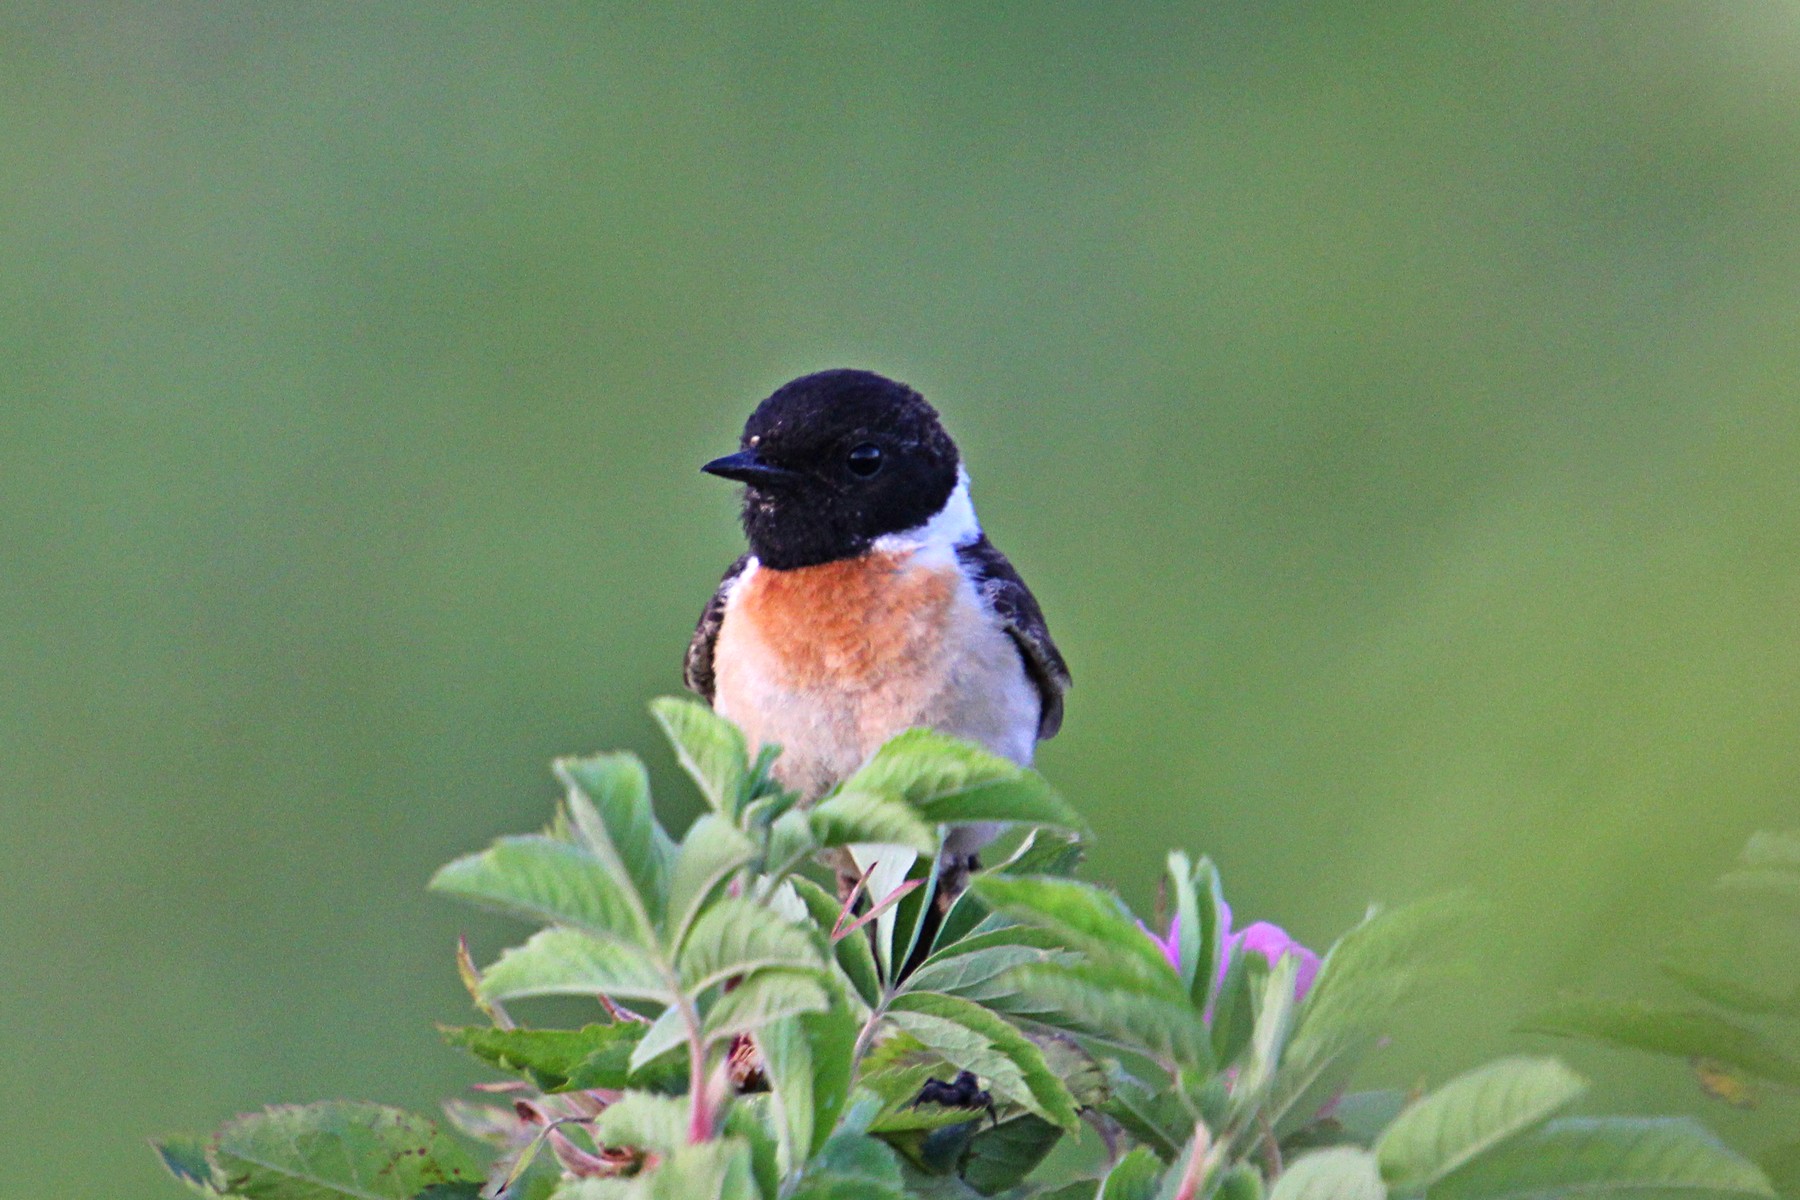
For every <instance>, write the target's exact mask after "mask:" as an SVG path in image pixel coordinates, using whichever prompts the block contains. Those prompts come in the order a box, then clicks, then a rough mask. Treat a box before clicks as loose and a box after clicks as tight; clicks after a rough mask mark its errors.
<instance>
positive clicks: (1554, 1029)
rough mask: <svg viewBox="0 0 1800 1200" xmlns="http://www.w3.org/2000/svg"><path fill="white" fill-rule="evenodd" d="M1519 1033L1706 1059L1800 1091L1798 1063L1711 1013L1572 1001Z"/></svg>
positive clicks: (1533, 1019)
mask: <svg viewBox="0 0 1800 1200" xmlns="http://www.w3.org/2000/svg"><path fill="white" fill-rule="evenodd" d="M1519 1028H1520V1030H1521V1031H1522V1032H1525V1033H1548V1034H1553V1035H1556V1036H1560V1037H1585V1038H1593V1039H1595V1040H1598V1041H1603V1042H1610V1043H1612V1044H1613V1045H1615V1046H1625V1047H1628V1048H1630V1049H1633V1050H1647V1051H1649V1052H1650V1053H1652V1054H1667V1055H1672V1056H1674V1057H1677V1058H1693V1057H1700V1058H1710V1059H1714V1060H1716V1061H1718V1062H1721V1063H1724V1064H1725V1065H1726V1066H1730V1067H1736V1068H1737V1069H1739V1070H1741V1071H1745V1072H1747V1073H1749V1074H1751V1075H1757V1076H1760V1077H1762V1078H1764V1079H1770V1080H1773V1081H1775V1082H1776V1083H1785V1084H1789V1085H1795V1086H1800V1062H1796V1061H1795V1060H1793V1059H1791V1058H1789V1057H1788V1056H1787V1055H1786V1054H1784V1053H1782V1052H1781V1050H1780V1049H1778V1048H1777V1047H1776V1046H1775V1045H1774V1044H1773V1043H1771V1042H1770V1041H1769V1040H1768V1039H1767V1038H1765V1037H1763V1035H1762V1034H1760V1033H1758V1032H1757V1031H1756V1030H1754V1029H1751V1028H1749V1027H1748V1026H1744V1025H1740V1024H1738V1023H1737V1022H1735V1021H1732V1020H1730V1019H1728V1018H1726V1017H1721V1016H1719V1015H1717V1014H1716V1013H1710V1012H1706V1011H1704V1010H1701V1009H1683V1008H1675V1007H1671V1006H1668V1005H1661V1004H1652V1003H1648V1002H1645V1001H1638V1000H1598V999H1590V1000H1572V1001H1569V1002H1567V1003H1564V1004H1559V1005H1557V1006H1556V1007H1554V1008H1550V1009H1546V1010H1545V1011H1543V1012H1541V1013H1538V1014H1536V1015H1535V1016H1533V1017H1531V1018H1530V1019H1529V1020H1527V1021H1526V1022H1524V1023H1523V1024H1522V1025H1520V1026H1519Z"/></svg>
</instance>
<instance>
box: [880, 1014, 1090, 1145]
mask: <svg viewBox="0 0 1800 1200" xmlns="http://www.w3.org/2000/svg"><path fill="white" fill-rule="evenodd" d="M888 1019H889V1020H891V1021H892V1022H893V1023H894V1024H895V1025H896V1026H898V1027H899V1028H900V1029H902V1030H904V1031H905V1032H907V1033H909V1034H911V1035H912V1036H913V1037H915V1038H917V1039H918V1040H919V1041H920V1042H921V1043H923V1044H924V1045H925V1046H926V1047H928V1048H929V1049H931V1050H932V1051H934V1052H936V1053H937V1054H939V1055H942V1056H943V1058H944V1060H945V1061H946V1062H948V1063H950V1064H951V1065H952V1066H954V1067H955V1068H956V1069H957V1070H959V1071H973V1072H974V1073H975V1074H976V1075H977V1076H979V1077H980V1078H981V1079H982V1080H983V1081H984V1082H985V1083H986V1084H987V1087H988V1090H989V1091H991V1092H993V1093H994V1094H995V1095H996V1096H1003V1097H1005V1098H1006V1099H1009V1100H1012V1101H1013V1102H1015V1103H1017V1104H1021V1105H1023V1106H1024V1107H1025V1108H1027V1109H1028V1110H1030V1111H1031V1112H1033V1113H1036V1114H1037V1115H1039V1116H1041V1117H1043V1118H1044V1119H1045V1120H1047V1121H1049V1122H1050V1123H1051V1124H1053V1125H1056V1126H1059V1127H1060V1128H1062V1129H1065V1130H1069V1131H1073V1130H1074V1129H1075V1126H1076V1122H1077V1117H1076V1113H1075V1098H1074V1097H1073V1096H1071V1095H1070V1094H1069V1089H1068V1088H1067V1087H1066V1086H1064V1084H1063V1081H1062V1080H1060V1079H1058V1078H1057V1077H1056V1075H1055V1074H1054V1073H1053V1072H1052V1071H1051V1070H1050V1068H1049V1066H1048V1065H1047V1064H1046V1063H1045V1062H1044V1055H1043V1052H1042V1051H1041V1050H1039V1049H1038V1048H1037V1046H1036V1045H1034V1044H1033V1043H1032V1042H1031V1040H1030V1039H1028V1038H1027V1037H1026V1036H1025V1035H1024V1034H1022V1033H1020V1032H1019V1031H1018V1029H1016V1028H1015V1027H1014V1026H1013V1025H1012V1023H1011V1022H1009V1021H1007V1020H1006V1019H1005V1018H1004V1017H998V1016H995V1015H994V1014H993V1013H991V1012H989V1011H988V1010H987V1009H985V1008H982V1007H981V1006H980V1005H978V1004H974V1003H971V1002H970V1001H967V1000H962V999H959V998H957V997H955V996H943V995H937V994H934V993H930V992H908V993H905V994H903V995H900V996H896V997H895V998H894V1000H893V1001H892V1003H891V1004H890V1005H889V1006H888Z"/></svg>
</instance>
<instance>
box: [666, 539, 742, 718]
mask: <svg viewBox="0 0 1800 1200" xmlns="http://www.w3.org/2000/svg"><path fill="white" fill-rule="evenodd" d="M749 561H750V556H749V555H748V554H745V555H742V556H741V557H739V559H738V560H737V561H736V562H734V563H732V564H731V566H730V567H729V568H728V569H727V570H726V572H725V578H723V579H721V580H719V588H718V590H717V591H715V592H714V593H713V595H712V599H711V600H708V601H707V602H706V609H705V611H704V612H702V613H701V614H700V623H699V624H698V625H696V626H694V640H693V641H691V642H689V643H688V649H687V662H686V663H685V664H684V665H683V667H682V672H681V678H682V682H684V683H685V684H687V689H688V691H690V692H697V693H699V694H700V695H701V696H703V697H704V698H705V699H706V702H707V703H708V704H711V703H712V698H713V646H714V645H715V644H716V643H717V642H718V640H719V626H720V625H723V624H724V623H725V597H726V596H728V595H730V593H731V585H732V584H733V583H734V582H736V581H737V577H738V576H739V575H742V574H743V573H744V567H745V565H746V564H747V563H749Z"/></svg>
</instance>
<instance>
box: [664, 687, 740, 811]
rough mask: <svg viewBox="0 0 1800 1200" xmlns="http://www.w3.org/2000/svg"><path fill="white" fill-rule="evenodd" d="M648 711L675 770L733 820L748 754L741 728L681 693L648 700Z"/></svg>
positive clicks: (711, 803) (710, 802)
mask: <svg viewBox="0 0 1800 1200" xmlns="http://www.w3.org/2000/svg"><path fill="white" fill-rule="evenodd" d="M650 712H651V713H652V714H653V715H654V716H655V717H656V722H657V724H659V725H661V726H662V730H663V733H664V734H666V735H667V736H668V739H669V744H670V745H671V746H673V747H675V757H676V758H677V759H678V760H679V761H680V763H681V769H682V770H684V771H686V772H687V773H688V774H689V775H690V776H692V777H693V780H694V782H695V783H696V784H698V785H699V787H700V794H701V795H702V796H703V797H705V799H706V802H707V803H708V804H710V805H711V806H712V808H713V811H714V812H716V813H718V814H719V815H720V816H722V817H724V818H726V819H727V820H729V821H733V822H735V821H736V820H737V814H738V807H739V805H740V804H741V803H742V802H743V800H744V791H745V784H746V783H748V782H749V779H750V752H749V749H748V747H746V745H745V744H744V735H743V733H742V731H740V730H739V729H738V727H737V726H736V725H733V724H732V723H731V722H730V721H727V720H726V719H725V718H724V717H721V716H720V715H719V714H718V713H716V712H714V711H713V710H712V709H710V708H708V707H707V706H706V705H705V704H703V703H701V702H700V701H698V700H693V699H690V698H688V697H686V696H662V697H659V698H658V699H655V700H652V701H651V702H650Z"/></svg>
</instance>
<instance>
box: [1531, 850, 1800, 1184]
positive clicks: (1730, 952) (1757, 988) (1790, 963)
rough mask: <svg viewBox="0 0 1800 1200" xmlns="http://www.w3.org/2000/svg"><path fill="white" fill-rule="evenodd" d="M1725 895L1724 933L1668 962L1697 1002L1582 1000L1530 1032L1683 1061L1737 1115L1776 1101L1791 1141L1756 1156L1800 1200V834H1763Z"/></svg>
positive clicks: (1537, 1022)
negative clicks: (1799, 1127) (1799, 1122)
mask: <svg viewBox="0 0 1800 1200" xmlns="http://www.w3.org/2000/svg"><path fill="white" fill-rule="evenodd" d="M1718 888H1719V892H1720V894H1721V898H1722V899H1723V900H1725V901H1726V904H1727V910H1728V916H1729V919H1728V923H1727V929H1726V930H1725V931H1723V932H1722V931H1720V930H1717V929H1709V930H1707V931H1706V933H1705V934H1704V935H1703V936H1702V938H1701V939H1700V945H1698V946H1696V947H1691V948H1690V952H1688V953H1685V954H1676V955H1673V956H1671V957H1670V958H1669V959H1668V960H1666V961H1664V962H1663V963H1662V964H1661V966H1662V969H1663V971H1664V973H1665V974H1667V975H1668V976H1669V977H1670V978H1671V979H1672V980H1674V982H1675V983H1676V984H1678V985H1679V986H1680V987H1681V989H1682V990H1683V991H1684V992H1685V993H1687V995H1688V996H1689V997H1691V998H1690V999H1688V1000H1684V1001H1680V1002H1670V1001H1651V1000H1635V999H1634V1000H1620V999H1613V998H1604V997H1582V998H1579V999H1571V1000H1566V1001H1564V1002H1563V1003H1561V1004H1559V1005H1557V1006H1555V1007H1554V1008H1550V1009H1547V1010H1545V1011H1543V1012H1541V1013H1538V1014H1536V1015H1535V1016H1533V1017H1532V1018H1531V1019H1530V1020H1529V1021H1527V1022H1526V1023H1525V1024H1524V1026H1523V1027H1522V1028H1524V1029H1525V1030H1526V1031H1528V1032H1532V1033H1547V1034H1554V1035H1558V1036H1563V1037H1576V1038H1585V1039H1589V1040H1592V1041H1597V1042H1602V1043H1605V1044H1607V1045H1612V1046H1619V1047H1623V1048H1625V1049H1628V1050H1635V1051H1639V1052H1641V1053H1645V1054H1654V1055H1661V1056H1664V1057H1669V1058H1676V1059H1680V1060H1683V1061H1685V1062H1686V1063H1687V1064H1688V1067H1689V1069H1690V1070H1691V1071H1692V1072H1693V1074H1694V1078H1695V1080H1696V1081H1697V1082H1698V1083H1699V1085H1700V1087H1701V1089H1702V1091H1704V1092H1705V1093H1706V1094H1707V1095H1709V1096H1711V1097H1712V1098H1714V1099H1715V1100H1718V1101H1721V1102H1723V1103H1726V1104H1730V1105H1733V1106H1734V1107H1737V1108H1746V1109H1748V1108H1757V1107H1760V1106H1762V1105H1763V1104H1764V1103H1765V1100H1766V1099H1767V1098H1770V1097H1767V1096H1766V1095H1765V1094H1766V1093H1772V1094H1773V1095H1772V1098H1773V1100H1774V1101H1775V1104H1776V1106H1777V1108H1778V1111H1779V1116H1778V1118H1777V1120H1778V1123H1779V1124H1780V1125H1781V1126H1782V1127H1783V1129H1784V1132H1783V1133H1782V1134H1781V1135H1779V1136H1778V1137H1777V1138H1776V1139H1775V1140H1774V1141H1773V1142H1770V1143H1769V1144H1765V1145H1761V1146H1758V1147H1757V1153H1756V1158H1757V1160H1758V1161H1759V1162H1760V1163H1761V1164H1762V1166H1763V1168H1764V1169H1765V1170H1767V1171H1768V1173H1769V1175H1770V1176H1771V1177H1772V1179H1773V1180H1774V1182H1775V1184H1776V1186H1777V1187H1778V1188H1780V1190H1781V1193H1782V1195H1784V1196H1800V1137H1796V1136H1795V1134H1794V1132H1793V1131H1794V1129H1795V1128H1796V1117H1797V1116H1800V1106H1797V1105H1796V1104H1795V1103H1794V1101H1795V1099H1796V1096H1797V1095H1800V830H1790V831H1788V832H1786V833H1759V834H1756V835H1755V836H1754V837H1752V838H1751V839H1750V841H1749V843H1748V844H1747V845H1745V847H1744V848H1743V851H1742V852H1741V853H1740V854H1739V855H1738V863H1737V866H1736V867H1735V868H1734V869H1733V870H1731V871H1729V872H1728V873H1726V874H1725V875H1724V876H1722V877H1721V878H1720V879H1719V881H1718ZM1759 959H1762V960H1772V961H1764V962H1762V963H1759V962H1758V961H1757V960H1759ZM1759 966H1761V967H1763V968H1764V969H1763V970H1761V971H1759V970H1758V967H1759ZM1771 967H1772V968H1773V969H1772V970H1771V969H1769V968H1771ZM1758 976H1761V977H1760V978H1759V977H1758Z"/></svg>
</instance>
